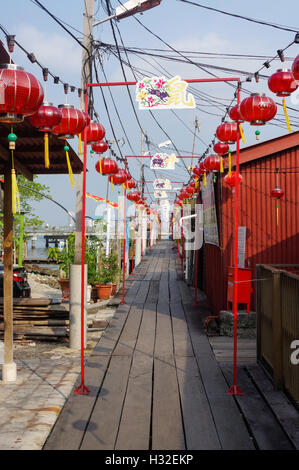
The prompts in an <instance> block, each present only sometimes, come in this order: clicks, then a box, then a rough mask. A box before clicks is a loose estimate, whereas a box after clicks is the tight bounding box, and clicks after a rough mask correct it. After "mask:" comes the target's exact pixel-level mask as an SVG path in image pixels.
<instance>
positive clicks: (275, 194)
mask: <svg viewBox="0 0 299 470" xmlns="http://www.w3.org/2000/svg"><path fill="white" fill-rule="evenodd" d="M283 196H284V191H283V190H282V189H281V188H280V187H279V186H276V188H274V189H273V190H272V191H271V197H273V198H274V199H280V198H282V197H283Z"/></svg>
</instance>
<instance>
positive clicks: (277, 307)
mask: <svg viewBox="0 0 299 470" xmlns="http://www.w3.org/2000/svg"><path fill="white" fill-rule="evenodd" d="M272 276H273V277H272V328H273V380H274V387H275V389H281V388H282V386H283V374H282V325H281V285H280V271H276V272H273V274H272Z"/></svg>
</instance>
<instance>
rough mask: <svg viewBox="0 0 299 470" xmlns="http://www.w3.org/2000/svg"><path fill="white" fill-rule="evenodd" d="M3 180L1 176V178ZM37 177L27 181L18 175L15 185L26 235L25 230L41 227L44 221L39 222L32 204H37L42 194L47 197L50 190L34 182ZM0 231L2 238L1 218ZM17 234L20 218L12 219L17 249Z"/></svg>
mask: <svg viewBox="0 0 299 470" xmlns="http://www.w3.org/2000/svg"><path fill="white" fill-rule="evenodd" d="M1 179H2V180H3V176H1ZM36 179H37V176H36V175H34V176H33V181H29V180H27V178H25V176H23V175H18V176H17V183H18V188H19V195H20V211H21V212H25V216H24V230H25V233H26V228H28V227H32V228H38V227H40V226H41V225H43V223H44V221H43V220H41V219H40V218H39V217H38V216H37V215H36V214H35V213H34V210H33V207H32V203H33V202H39V201H41V200H42V199H43V194H45V195H46V196H48V197H51V195H50V188H49V186H47V185H45V184H41V183H38V182H37V181H36ZM0 230H1V234H2V236H3V218H2V217H1V218H0ZM19 233H20V218H19V217H15V218H14V240H15V243H16V246H17V247H18V242H19Z"/></svg>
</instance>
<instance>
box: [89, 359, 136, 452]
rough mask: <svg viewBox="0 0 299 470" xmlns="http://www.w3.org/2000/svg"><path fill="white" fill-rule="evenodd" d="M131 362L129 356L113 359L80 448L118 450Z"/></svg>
mask: <svg viewBox="0 0 299 470" xmlns="http://www.w3.org/2000/svg"><path fill="white" fill-rule="evenodd" d="M131 361H132V358H131V357H129V356H113V357H112V358H111V361H110V365H109V368H108V370H107V373H106V376H105V379H104V382H103V385H102V387H101V390H100V393H99V395H98V398H97V400H96V403H95V407H94V409H93V411H92V414H91V417H90V421H89V422H88V425H87V428H86V432H85V434H84V438H83V441H82V444H81V447H80V449H82V450H107V449H109V450H112V449H114V446H115V442H116V437H117V432H118V426H119V422H120V418H121V412H122V407H123V402H124V397H125V393H126V388H127V382H128V376H129V372H130V367H131Z"/></svg>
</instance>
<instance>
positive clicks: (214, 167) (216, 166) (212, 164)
mask: <svg viewBox="0 0 299 470" xmlns="http://www.w3.org/2000/svg"><path fill="white" fill-rule="evenodd" d="M203 163H204V165H205V168H206V169H207V170H208V171H220V164H221V161H220V156H219V155H209V156H208V157H206V158H205V159H204V162H203Z"/></svg>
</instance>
